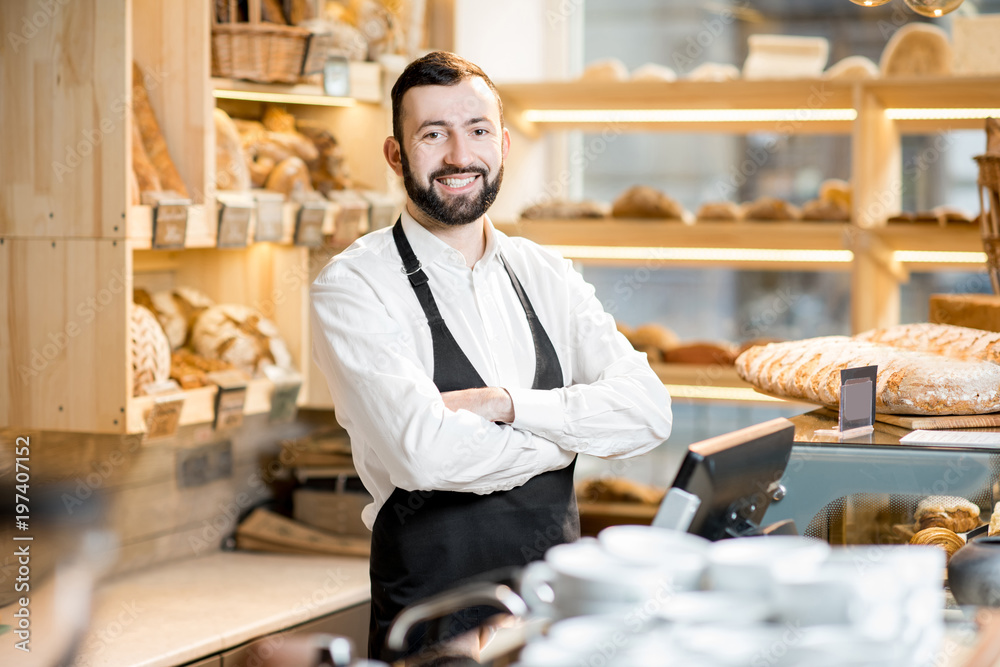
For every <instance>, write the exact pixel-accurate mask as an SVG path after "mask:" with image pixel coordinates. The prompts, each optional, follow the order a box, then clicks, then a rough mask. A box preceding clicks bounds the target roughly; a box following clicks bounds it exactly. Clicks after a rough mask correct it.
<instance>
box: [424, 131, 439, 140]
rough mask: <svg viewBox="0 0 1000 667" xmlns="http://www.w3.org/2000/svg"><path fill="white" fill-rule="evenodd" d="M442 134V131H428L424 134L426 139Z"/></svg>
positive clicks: (435, 137)
mask: <svg viewBox="0 0 1000 667" xmlns="http://www.w3.org/2000/svg"><path fill="white" fill-rule="evenodd" d="M440 136H441V133H440V132H428V133H427V134H425V135H424V139H437V138H439V137H440Z"/></svg>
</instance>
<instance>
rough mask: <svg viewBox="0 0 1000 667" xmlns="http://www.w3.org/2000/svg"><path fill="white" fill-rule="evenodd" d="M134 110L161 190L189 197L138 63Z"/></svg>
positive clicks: (135, 66)
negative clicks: (172, 157)
mask: <svg viewBox="0 0 1000 667" xmlns="http://www.w3.org/2000/svg"><path fill="white" fill-rule="evenodd" d="M132 110H133V111H134V112H135V120H136V125H138V126H139V133H140V135H141V136H142V145H143V147H144V148H145V149H146V154H147V155H149V161H150V162H152V163H153V166H154V167H155V168H156V173H157V175H159V177H160V185H161V186H162V187H161V189H162V190H173V191H174V192H176V193H178V194H179V195H180V196H182V197H187V196H188V191H187V188H186V187H184V181H182V180H181V176H180V174H179V173H177V167H176V166H174V162H173V160H171V159H170V153H169V151H168V150H167V142H166V141H165V140H164V139H163V133H162V132H160V124H159V123H157V122H156V114H155V113H153V107H152V105H150V103H149V92H148V91H147V90H146V83H145V81H144V79H143V73H142V68H141V67H139V63H137V62H133V63H132Z"/></svg>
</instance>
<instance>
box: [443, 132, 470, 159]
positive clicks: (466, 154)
mask: <svg viewBox="0 0 1000 667" xmlns="http://www.w3.org/2000/svg"><path fill="white" fill-rule="evenodd" d="M471 148H472V146H471V145H470V142H469V138H468V137H466V136H465V135H464V134H462V133H461V132H458V133H455V134H453V135H452V136H451V137H449V138H448V150H447V152H446V153H445V162H447V163H448V164H450V165H452V166H455V167H467V166H469V165H470V164H472V161H473V160H474V158H473V155H472V150H471Z"/></svg>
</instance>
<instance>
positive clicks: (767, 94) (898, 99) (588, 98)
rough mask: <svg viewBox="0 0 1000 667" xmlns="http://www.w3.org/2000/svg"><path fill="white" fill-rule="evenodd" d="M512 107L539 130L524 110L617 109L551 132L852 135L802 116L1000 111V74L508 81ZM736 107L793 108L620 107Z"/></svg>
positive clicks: (919, 126) (912, 126) (848, 123)
mask: <svg viewBox="0 0 1000 667" xmlns="http://www.w3.org/2000/svg"><path fill="white" fill-rule="evenodd" d="M500 94H501V96H502V97H503V100H504V104H505V106H506V107H509V108H510V111H509V112H508V113H509V115H510V116H511V118H512V119H513V120H514V122H516V124H517V125H518V126H519V127H521V128H522V129H524V130H525V131H526V132H527V133H529V134H531V135H535V134H537V132H538V129H539V127H540V126H541V125H543V124H542V123H535V122H532V121H531V120H529V119H526V118H525V117H524V115H523V112H524V111H527V110H532V111H557V110H596V111H601V112H610V113H609V114H604V116H605V117H604V118H602V119H600V120H594V121H559V122H545V123H544V126H545V127H546V128H547V129H584V130H585V129H587V128H588V127H591V128H600V127H607V126H608V125H614V126H615V127H616V129H620V130H630V131H642V130H646V131H649V130H655V131H660V132H662V131H664V130H676V131H684V132H689V131H695V132H734V133H745V132H754V131H778V132H781V133H783V134H806V133H814V134H815V133H836V134H849V133H851V132H852V131H853V130H854V127H855V121H854V120H850V119H842V120H817V121H805V120H802V119H803V118H804V117H806V116H807V115H808V113H809V112H810V111H811V110H817V111H822V110H831V109H850V110H855V111H857V110H858V109H859V106H860V105H861V102H860V100H862V99H864V98H865V97H867V96H870V97H873V98H874V99H876V100H877V101H878V102H879V103H880V104H881V105H882V106H883V107H884V108H896V109H922V108H935V109H959V108H994V109H995V108H1000V77H997V76H985V77H960V78H956V77H944V78H943V77H927V78H905V79H892V80H881V79H876V80H867V81H828V80H824V79H791V80H775V81H745V80H736V81H686V80H681V81H673V82H660V81H601V82H594V81H545V82H539V83H521V84H518V83H514V84H505V85H502V86H500ZM652 109H657V110H661V109H662V110H677V111H682V110H689V109H708V110H731V111H746V110H756V109H768V110H771V109H787V110H791V111H792V112H793V113H792V114H791V115H790V117H789V118H788V119H784V120H752V119H737V120H732V121H721V122H706V119H704V118H702V119H697V118H696V119H692V120H690V121H679V122H678V121H671V122H663V121H643V122H620V121H618V120H616V117H615V116H614V114H613V112H620V111H626V110H652ZM897 125H898V128H899V130H900V131H901V132H904V133H913V132H929V131H940V130H941V129H972V128H974V129H980V128H982V126H983V120H982V119H971V120H969V119H955V120H944V121H942V120H900V121H897Z"/></svg>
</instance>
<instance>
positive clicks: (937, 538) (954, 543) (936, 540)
mask: <svg viewBox="0 0 1000 667" xmlns="http://www.w3.org/2000/svg"><path fill="white" fill-rule="evenodd" d="M910 544H929V545H931V546H935V547H941V548H942V549H944V553H945V562H946V563H947V562H948V561H949V560H951V557H952V556H953V555H954V554H955V552H956V551H958V550H959V549H961V548H962V547H964V546H965V540H964V539H963V538H962V536H961V535H958V534H956V533H955V531H953V530H949V529H947V528H937V527H935V528H925V529H923V530H921V531H919V532H918V533H916V534H915V535H914V536H913V537H912V538H910Z"/></svg>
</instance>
